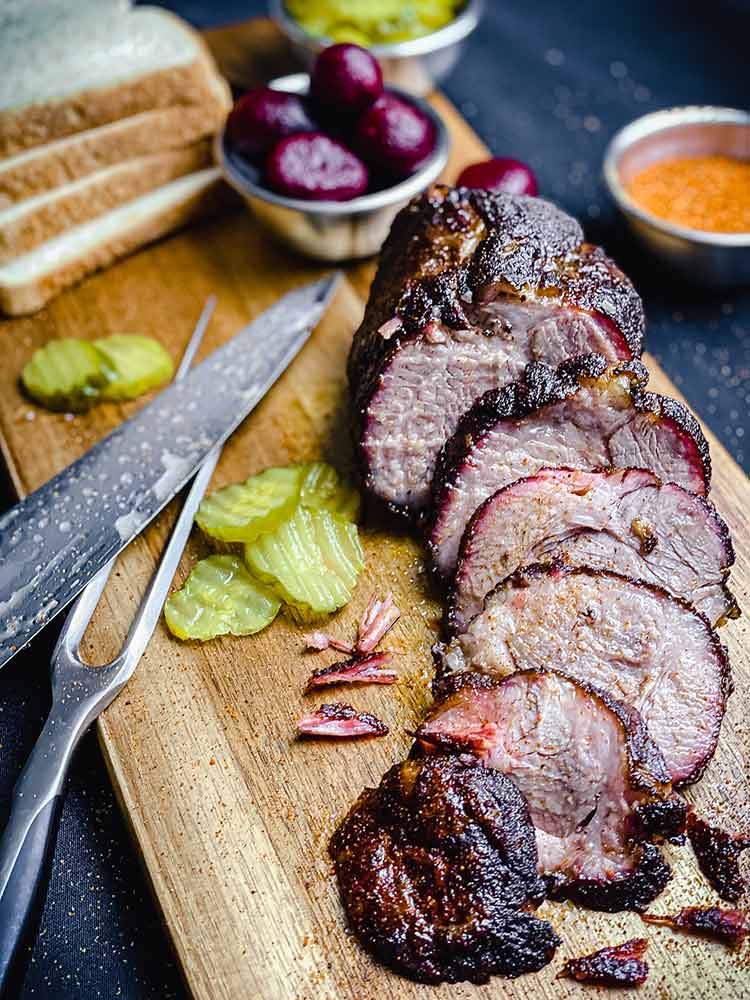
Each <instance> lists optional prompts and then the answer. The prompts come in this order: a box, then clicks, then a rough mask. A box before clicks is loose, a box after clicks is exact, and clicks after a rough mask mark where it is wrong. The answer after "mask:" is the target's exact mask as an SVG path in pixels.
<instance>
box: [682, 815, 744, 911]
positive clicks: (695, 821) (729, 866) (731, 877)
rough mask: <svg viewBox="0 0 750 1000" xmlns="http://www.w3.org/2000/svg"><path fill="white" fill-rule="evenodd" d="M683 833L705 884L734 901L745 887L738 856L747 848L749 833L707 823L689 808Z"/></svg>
mask: <svg viewBox="0 0 750 1000" xmlns="http://www.w3.org/2000/svg"><path fill="white" fill-rule="evenodd" d="M687 833H688V838H689V840H690V846H691V847H692V848H693V853H694V854H695V857H696V860H697V862H698V867H699V868H700V870H701V871H702V872H703V874H704V875H705V877H706V879H707V880H708V882H709V884H710V885H711V886H712V888H713V889H714V890H715V891H716V892H717V893H718V894H719V895H720V896H721V898H722V899H725V900H726V901H727V902H728V903H736V902H737V901H738V900H739V898H740V897H741V896H742V894H743V893H744V892H745V890H746V889H747V885H746V883H745V881H744V879H743V878H742V873H741V871H740V856H741V854H742V852H743V851H746V850H748V849H749V848H750V836H748V835H746V834H731V833H729V832H728V831H726V830H722V829H721V827H718V826H711V824H710V823H707V822H706V820H704V819H701V818H700V816H698V815H697V814H696V813H695V811H694V810H693V809H691V810H690V812H689V814H688V823H687Z"/></svg>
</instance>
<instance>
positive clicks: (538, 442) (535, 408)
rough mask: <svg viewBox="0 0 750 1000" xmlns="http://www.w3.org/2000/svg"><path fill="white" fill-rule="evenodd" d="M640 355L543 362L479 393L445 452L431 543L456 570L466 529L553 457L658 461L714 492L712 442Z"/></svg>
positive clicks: (657, 468) (648, 465) (579, 465)
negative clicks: (657, 388) (505, 490)
mask: <svg viewBox="0 0 750 1000" xmlns="http://www.w3.org/2000/svg"><path fill="white" fill-rule="evenodd" d="M647 381H648V372H647V371H646V369H645V368H644V366H643V365H642V364H641V363H640V362H638V361H631V362H630V363H629V364H627V365H620V366H617V367H614V368H612V367H608V362H607V359H606V358H604V357H603V356H602V355H599V354H589V355H584V356H581V357H579V358H574V359H573V360H571V361H568V362H565V363H563V364H562V365H560V366H559V367H558V368H557V369H554V368H551V367H549V366H548V365H545V364H540V363H537V362H534V363H532V364H530V365H528V366H527V368H526V370H525V372H524V376H523V378H522V379H521V380H520V381H518V382H514V383H512V384H511V385H508V386H505V387H504V388H503V389H497V390H492V391H490V392H487V393H485V395H484V396H483V397H482V398H481V399H479V400H477V402H476V403H475V404H474V405H473V406H472V408H471V409H470V410H469V411H468V412H467V413H466V414H464V416H463V417H462V418H461V420H460V422H459V424H458V427H457V428H456V432H455V434H454V435H453V437H452V438H450V440H449V441H448V442H447V443H446V445H445V447H444V448H443V450H442V451H441V453H440V458H439V460H438V464H437V467H436V471H435V479H434V482H433V508H434V510H433V522H432V527H431V531H430V538H429V545H430V552H431V557H432V561H433V565H434V567H435V569H436V571H437V572H438V573H439V574H440V575H442V576H445V577H447V576H449V575H450V574H451V573H452V572H453V570H454V568H455V565H456V560H457V558H458V550H459V546H460V543H461V536H462V535H463V533H464V530H465V528H466V525H467V524H468V522H469V520H470V518H471V516H472V514H473V513H474V511H475V510H476V509H477V507H478V506H479V505H480V503H482V502H483V501H484V500H486V499H487V497H489V496H492V494H493V493H495V492H496V491H497V490H499V489H501V488H502V487H503V486H507V485H508V484H509V483H512V482H514V481H515V480H516V479H522V478H524V477H526V476H531V475H534V474H535V473H536V472H538V471H539V469H540V468H542V467H543V466H553V465H554V466H567V467H570V468H573V469H596V468H601V467H606V466H610V467H612V468H627V467H629V466H633V467H635V468H643V469H649V470H650V471H651V472H653V473H655V474H656V475H657V476H659V478H660V479H661V480H662V481H663V482H665V483H672V482H674V483H678V484H679V485H680V486H683V487H685V489H689V490H692V492H694V493H698V494H701V495H703V494H705V493H707V492H708V485H709V480H710V476H711V464H710V459H709V457H708V443H707V441H706V439H705V437H704V436H703V432H702V431H701V429H700V427H699V426H698V421H697V420H696V419H695V417H694V416H693V415H692V414H691V413H689V412H688V410H686V409H685V407H684V406H683V405H682V404H681V403H678V402H677V401H676V400H674V399H669V398H668V397H666V396H658V395H657V394H656V393H653V392H646V390H645V388H644V386H645V384H646V382H647Z"/></svg>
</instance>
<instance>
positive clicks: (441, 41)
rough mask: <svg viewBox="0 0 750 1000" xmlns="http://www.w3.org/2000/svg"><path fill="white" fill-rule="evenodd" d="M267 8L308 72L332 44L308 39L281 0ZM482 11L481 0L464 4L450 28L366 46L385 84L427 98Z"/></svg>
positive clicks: (273, 0) (450, 68)
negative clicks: (320, 54) (376, 62)
mask: <svg viewBox="0 0 750 1000" xmlns="http://www.w3.org/2000/svg"><path fill="white" fill-rule="evenodd" d="M362 2H363V3H366V0H362ZM270 7H271V17H273V19H274V21H276V23H277V24H278V26H279V27H280V28H281V30H282V31H283V32H284V34H285V35H286V36H287V38H288V39H289V41H290V42H291V43H292V47H293V48H294V50H295V51H296V53H297V55H298V56H299V57H300V58H301V59H302V61H303V63H304V65H305V66H307V67H308V68H309V67H310V66H311V65H312V63H313V61H314V59H315V56H316V55H317V54H318V53H319V52H320V51H321V50H322V49H324V48H325V47H326V46H327V45H331V44H332V40H331V39H330V38H316V37H315V36H314V35H309V34H308V33H307V32H306V31H305V30H304V28H302V27H300V25H299V24H298V22H297V21H295V20H294V18H293V17H291V16H290V14H289V13H288V11H287V9H286V5H285V3H284V0H271V4H270ZM483 7H484V0H466V3H465V4H464V6H463V8H462V9H461V10H460V11H459V13H458V14H457V15H456V17H455V18H454V19H453V20H452V21H451V22H450V24H446V26H445V27H444V28H440V29H439V30H438V31H433V32H432V33H431V34H429V35H423V36H422V37H421V38H412V39H410V40H409V41H405V42H393V43H391V44H390V45H370V46H368V48H369V49H370V52H372V54H373V55H374V56H375V58H376V59H377V60H378V62H379V63H380V66H381V68H382V70H383V78H384V79H385V82H386V83H387V84H388V85H389V86H392V87H398V88H400V89H401V90H405V91H406V92H407V93H409V94H413V95H415V96H416V97H424V96H425V94H429V93H430V92H431V91H432V90H434V89H435V87H436V86H437V84H439V83H440V81H441V80H443V79H445V77H446V76H447V75H448V74H449V73H450V71H451V70H452V69H453V67H454V66H455V65H456V63H457V62H458V59H459V57H460V55H461V50H462V48H463V43H464V41H465V40H466V38H467V37H468V36H469V35H470V34H471V32H472V31H473V30H474V29H475V28H476V26H477V24H479V19H480V17H481V16H482V9H483Z"/></svg>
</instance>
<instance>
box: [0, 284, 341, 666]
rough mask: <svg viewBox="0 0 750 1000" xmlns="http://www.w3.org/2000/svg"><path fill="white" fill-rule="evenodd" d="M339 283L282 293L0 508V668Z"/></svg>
mask: <svg viewBox="0 0 750 1000" xmlns="http://www.w3.org/2000/svg"><path fill="white" fill-rule="evenodd" d="M337 281H338V275H337V274H335V275H332V276H330V277H326V278H323V279H321V280H320V281H317V282H314V283H313V284H310V285H306V286H305V287H303V288H299V289H295V290H294V291H292V292H289V293H287V294H286V295H284V296H283V297H282V298H281V299H279V301H278V302H276V303H274V305H272V306H271V307H270V308H269V309H267V310H266V311H265V312H264V313H262V314H261V315H260V316H258V317H257V318H256V319H255V320H253V322H252V323H250V324H249V325H248V326H246V327H245V328H244V329H243V330H241V331H240V332H239V333H237V334H235V335H234V336H233V337H232V338H231V339H230V340H228V341H227V342H226V343H225V344H224V345H222V346H221V347H220V348H218V349H217V350H216V351H214V352H213V354H211V355H210V356H209V357H208V358H206V359H205V360H204V361H202V362H201V363H200V364H199V365H196V366H195V367H194V368H193V370H192V371H191V372H190V374H189V375H187V376H186V378H185V379H183V380H182V381H181V382H173V383H172V384H171V385H169V386H168V387H167V388H166V389H164V390H163V391H162V392H161V393H160V394H159V395H158V396H157V397H156V398H155V399H154V400H152V402H150V403H149V404H147V405H146V406H144V407H143V409H141V410H140V411H139V412H138V413H137V414H135V416H133V417H131V418H130V419H129V420H126V421H124V422H123V423H122V424H120V426H119V427H117V428H115V430H114V431H112V432H111V433H110V434H108V435H107V436H106V437H105V438H103V439H102V440H101V441H100V442H99V443H98V444H96V445H94V447H93V448H91V449H90V450H89V451H87V452H86V454H85V455H83V456H82V457H81V458H79V459H78V461H76V462H74V463H73V464H72V465H69V466H68V467H67V468H66V469H63V470H62V472H60V473H58V474H57V475H56V476H55V477H54V478H52V479H50V480H49V482H47V483H45V485H44V486H41V487H40V488H39V489H38V490H35V491H34V492H33V493H30V494H29V496H27V497H26V498H25V499H23V500H21V501H20V502H19V503H17V504H16V505H15V506H14V507H11V508H10V510H8V511H7V512H6V513H5V514H3V515H2V516H0V667H2V666H3V665H4V664H5V663H7V661H8V660H9V659H11V657H13V656H14V655H15V654H16V653H17V652H18V651H19V649H22V648H23V646H25V645H26V644H27V643H28V642H29V641H30V640H31V639H32V638H33V637H34V636H35V635H36V634H37V632H39V631H40V630H41V629H42V628H43V627H44V625H46V624H47V622H49V621H50V620H51V619H52V618H53V617H54V616H55V615H56V614H58V613H59V612H60V611H62V610H63V609H64V608H65V606H66V605H67V604H68V603H69V602H70V601H71V600H72V599H73V598H74V597H75V596H76V595H77V594H78V593H79V592H80V591H81V590H82V589H83V587H84V586H85V585H86V584H87V583H88V581H89V580H90V579H91V578H92V577H93V576H94V575H95V574H96V573H97V572H98V571H99V570H100V569H101V568H102V567H103V566H104V565H106V563H108V562H109V561H110V559H113V558H114V557H115V556H116V555H117V554H118V553H119V552H120V551H121V550H122V549H124V548H125V546H126V545H128V543H129V542H131V541H132V539H133V538H135V536H136V535H137V534H139V532H141V531H142V530H143V529H144V528H145V526H146V525H147V524H148V523H149V522H150V521H151V520H152V519H153V518H154V517H155V516H156V515H157V514H158V513H159V511H160V510H162V508H163V507H165V506H166V504H168V503H169V501H170V500H171V499H172V498H173V497H174V496H175V495H176V494H177V493H178V492H179V491H180V490H181V489H182V487H183V486H184V485H185V483H186V482H187V481H188V480H189V479H190V478H191V477H192V476H193V475H194V473H195V471H196V470H197V469H198V467H199V466H200V465H201V463H202V462H203V460H204V458H205V457H206V456H207V455H208V454H209V453H210V452H211V450H212V449H213V448H215V447H216V446H217V445H220V444H223V442H224V441H225V440H226V439H227V438H228V437H229V435H230V434H231V433H232V431H234V430H235V429H236V428H237V427H238V426H239V424H240V423H241V422H242V421H243V420H244V419H245V417H246V416H247V415H248V414H249V413H250V412H251V411H252V410H253V408H254V407H255V406H256V404H257V403H258V402H259V401H260V400H261V399H262V398H263V396H264V395H265V394H266V392H267V391H268V389H269V388H270V387H271V386H272V385H273V383H274V382H275V381H276V379H277V378H278V377H279V376H280V375H281V373H282V372H283V371H284V370H285V369H286V368H287V367H288V365H289V364H290V362H291V361H292V360H293V359H294V357H295V356H296V355H297V353H298V352H299V350H300V349H301V348H302V346H303V344H304V343H305V341H306V340H307V338H308V337H309V336H310V333H311V331H312V330H313V328H314V327H315V326H316V325H317V323H318V321H319V320H320V318H321V316H322V315H323V313H324V312H325V309H326V307H327V305H328V303H329V301H330V299H331V296H332V294H333V291H334V289H335V287H336V284H337Z"/></svg>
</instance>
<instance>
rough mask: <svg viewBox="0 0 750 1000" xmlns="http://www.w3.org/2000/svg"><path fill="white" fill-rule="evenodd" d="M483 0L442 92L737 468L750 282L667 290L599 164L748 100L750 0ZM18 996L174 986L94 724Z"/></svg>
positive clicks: (26, 745) (7, 707)
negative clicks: (625, 226) (620, 217)
mask: <svg viewBox="0 0 750 1000" xmlns="http://www.w3.org/2000/svg"><path fill="white" fill-rule="evenodd" d="M74 2H75V0H74ZM362 2H363V3H366V2H367V0H362ZM486 2H487V12H486V16H485V20H484V22H483V24H482V28H481V30H480V31H478V32H476V33H475V36H474V37H473V38H472V39H471V41H470V43H469V46H468V50H467V52H466V55H465V57H464V59H463V60H462V62H461V65H460V66H459V68H458V69H457V70H456V71H455V72H454V74H453V76H452V78H451V79H450V80H449V81H448V82H447V84H446V86H445V89H446V91H447V93H448V94H449V96H450V97H451V98H452V99H453V101H454V102H455V103H456V104H457V105H458V107H459V108H460V109H461V111H462V113H463V114H464V116H465V117H466V118H467V119H468V120H469V121H470V122H471V124H472V125H473V127H474V128H475V129H476V131H477V132H478V133H479V134H480V135H481V136H482V137H483V138H484V140H485V141H486V142H487V144H488V145H489V146H490V147H491V148H492V150H493V151H494V152H495V153H496V154H497V155H510V156H514V157H517V158H519V159H522V160H526V161H528V162H529V163H530V164H531V165H532V166H533V168H534V169H535V171H536V172H537V174H538V177H539V182H540V188H541V192H542V194H544V195H546V196H548V197H550V198H552V199H554V200H556V201H558V202H559V203H560V204H561V205H563V206H564V207H565V208H566V209H568V210H569V211H571V212H572V213H574V214H575V215H577V216H578V217H579V218H580V219H581V220H582V221H583V223H584V225H585V227H586V229H587V232H588V234H589V236H590V238H592V239H594V240H596V241H598V242H601V243H603V244H604V245H605V246H606V247H607V248H608V249H609V250H610V251H611V252H612V253H613V254H614V255H615V256H616V257H617V258H618V260H619V261H620V263H621V264H622V265H623V266H624V267H625V269H626V270H628V271H629V272H630V273H631V276H632V277H633V278H634V280H635V281H636V283H637V284H638V286H639V288H640V290H641V292H642V294H643V297H644V300H645V303H646V310H647V314H648V317H649V334H648V347H649V349H650V350H651V351H652V353H654V354H655V355H656V357H657V358H658V359H659V360H660V361H661V363H662V364H663V366H664V367H665V368H666V370H667V372H668V373H669V374H670V376H671V377H672V379H673V380H674V382H675V384H676V385H678V386H679V387H680V389H681V390H682V392H683V393H684V394H685V395H686V396H687V398H688V400H689V401H690V402H691V403H692V405H693V406H694V408H695V409H696V410H697V412H698V414H699V415H700V416H701V417H702V418H703V419H704V420H705V421H706V422H707V423H708V424H709V425H710V426H711V427H712V429H713V430H714V431H715V432H716V433H717V435H718V436H719V438H720V439H721V440H722V441H723V443H724V444H725V445H726V447H727V448H728V449H729V451H730V452H731V453H732V454H733V455H734V457H735V458H736V460H737V461H738V462H739V463H740V464H741V465H742V467H743V468H745V469H746V468H747V464H748V454H749V452H748V446H749V445H750V441H749V440H748V439H749V438H750V417H748V401H749V399H750V292H748V291H745V292H733V293H727V292H725V293H720V294H716V293H707V292H704V291H701V290H700V289H699V288H698V287H690V286H685V285H676V284H674V283H672V282H671V281H670V280H669V278H668V277H667V276H665V275H664V274H662V273H661V272H660V270H659V269H658V268H657V267H654V266H653V265H652V264H650V263H649V262H647V261H645V260H643V259H642V258H641V255H640V254H639V253H638V251H637V250H636V249H635V248H634V247H633V246H632V245H631V244H630V242H629V241H628V240H627V238H626V236H625V234H624V232H623V231H622V228H621V226H620V225H619V223H618V221H617V220H616V218H615V216H614V212H613V210H612V207H611V205H610V204H609V202H608V199H607V197H606V194H605V192H604V190H603V187H602V184H601V180H600V164H601V159H602V153H603V150H604V146H605V144H606V142H607V140H608V138H609V137H610V136H611V135H612V133H613V132H614V131H615V130H616V129H617V128H618V127H619V126H621V125H623V124H624V123H625V122H627V121H629V120H630V119H632V118H634V117H636V116H637V115H640V114H643V113H644V112H646V111H650V110H655V109H657V108H663V107H669V106H671V105H675V104H728V105H732V106H734V107H743V108H746V107H747V106H748V102H749V101H750V74H749V72H748V64H747V47H746V45H747V37H748V29H750V2H748V0H734V2H732V0H714V2H713V3H711V4H704V3H695V2H687V0H684V2H682V3H679V4H676V3H673V2H671V0H631V2H630V3H628V4H601V3H600V2H597V3H589V2H577V3H572V4H561V3H558V2H555V0H536V2H533V3H529V2H528V0H502V2H500V0H486ZM165 6H169V7H171V9H173V10H175V11H177V12H178V13H181V14H182V15H183V16H184V17H186V18H187V19H188V20H190V21H192V22H193V23H194V24H195V25H197V26H198V27H213V26H216V25H220V24H227V23H230V22H232V21H238V20H242V19H244V18H246V17H251V16H253V15H256V14H261V13H263V12H264V8H265V4H264V3H262V2H258V0H256V2H252V0H215V2H213V3H212V2H210V0H171V2H169V3H166V4H165ZM5 496H6V497H8V496H9V492H8V490H7V489H6V491H5ZM47 631H48V633H49V632H53V631H54V628H51V629H48V630H47ZM53 641H54V635H45V636H43V637H42V638H41V640H40V641H38V642H36V643H35V644H33V645H32V647H31V648H30V649H29V650H28V651H26V652H25V653H23V654H21V655H19V656H18V657H16V659H15V660H13V661H12V662H11V663H10V665H9V666H8V667H6V668H5V669H4V670H3V672H2V677H0V824H1V823H3V822H4V819H5V815H6V812H7V807H8V803H9V799H10V793H11V788H12V785H13V782H14V781H15V778H16V776H17V774H18V772H19V770H20V768H21V766H22V764H23V761H24V760H25V758H26V756H27V754H28V753H29V751H30V749H31V746H32V744H33V741H34V739H35V738H36V735H37V733H38V731H39V729H40V726H41V724H42V721H43V718H44V714H45V712H46V709H47V706H48V700H49V692H48V683H47V673H46V666H47V662H48V660H49V654H50V650H51V645H52V643H53ZM21 996H22V997H23V998H26V997H43V998H45V1000H79V998H85V1000H88V998H94V997H97V998H98V997H101V998H105V1000H109V998H111V997H112V998H115V997H125V998H127V1000H150V998H159V1000H169V998H173V997H183V996H185V990H184V987H183V986H182V984H181V981H180V976H179V972H178V970H177V968H176V965H175V962H174V960H173V958H172V955H171V952H170V948H169V944H168V942H167V939H166V936H165V935H164V932H163V930H162V928H161V925H160V918H159V914H158V912H157V910H156V908H155V906H154V904H153V902H152V900H151V897H150V895H149V892H148V888H147V885H146V881H145V878H144V875H143V873H142V871H141V868H140V863H139V860H138V858H137V854H136V851H135V850H134V847H133V845H132V843H131V840H130V838H129V834H128V831H127V828H126V825H125V822H124V820H123V818H122V816H121V814H120V812H119V809H118V806H117V803H116V801H115V798H114V795H113V792H112V790H111V787H110V784H109V781H108V778H107V774H106V771H105V768H104V764H103V762H102V758H101V755H100V753H99V749H98V746H97V744H96V740H95V737H94V736H93V735H89V736H88V737H87V739H86V741H85V743H84V745H83V747H82V749H81V752H80V754H79V756H78V759H77V762H76V764H75V766H74V768H73V774H72V777H71V780H70V787H69V792H68V798H67V802H66V804H65V809H64V812H63V817H62V824H61V828H60V838H59V842H58V844H57V849H56V851H55V857H54V862H53V866H52V874H51V878H50V885H49V894H48V898H47V902H46V906H45V910H44V913H43V917H42V924H41V931H40V934H39V938H38V940H37V942H36V945H35V947H34V949H33V954H32V960H31V964H30V966H29V971H28V974H27V976H26V981H25V984H24V987H23V989H22V993H21Z"/></svg>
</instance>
